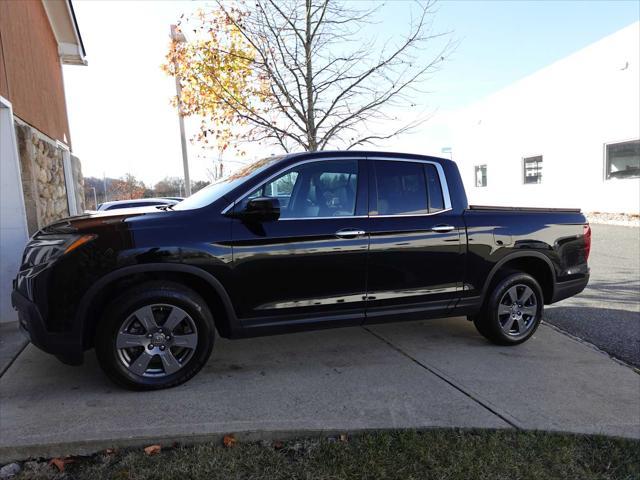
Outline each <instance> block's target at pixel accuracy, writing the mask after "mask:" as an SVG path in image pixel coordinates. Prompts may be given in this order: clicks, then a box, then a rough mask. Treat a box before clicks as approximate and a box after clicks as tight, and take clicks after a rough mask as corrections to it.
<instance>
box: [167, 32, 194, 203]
mask: <svg viewBox="0 0 640 480" xmlns="http://www.w3.org/2000/svg"><path fill="white" fill-rule="evenodd" d="M171 40H173V41H174V42H178V43H184V42H185V41H186V39H185V38H184V35H183V34H182V32H180V31H178V27H177V26H175V25H171ZM180 92H181V87H180V77H178V75H176V96H177V97H178V121H179V122H180V142H181V144H182V165H183V167H184V193H185V196H187V197H188V196H190V195H191V180H190V179H189V158H188V157H187V139H186V138H185V136H184V117H183V115H182V107H181V106H180V98H181V96H180Z"/></svg>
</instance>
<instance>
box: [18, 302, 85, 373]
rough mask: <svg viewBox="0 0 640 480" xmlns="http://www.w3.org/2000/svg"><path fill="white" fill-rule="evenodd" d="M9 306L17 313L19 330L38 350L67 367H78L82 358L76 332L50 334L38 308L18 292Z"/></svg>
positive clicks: (80, 344)
mask: <svg viewBox="0 0 640 480" xmlns="http://www.w3.org/2000/svg"><path fill="white" fill-rule="evenodd" d="M11 304H12V305H13V308H14V309H16V310H17V311H18V321H19V322H20V328H21V330H23V331H24V332H25V333H26V335H27V336H28V337H29V340H30V341H31V343H33V344H34V345H35V346H36V347H38V348H39V349H40V350H43V351H45V352H47V353H51V354H53V355H55V356H56V357H57V358H58V359H59V360H60V361H62V362H63V363H66V364H68V365H80V364H81V363H82V361H83V358H84V353H83V348H82V335H81V334H79V333H76V332H50V331H49V330H47V328H46V325H45V322H44V319H43V318H42V315H41V314H40V310H39V309H38V306H37V305H36V304H35V303H34V302H32V301H31V300H29V299H28V298H27V297H25V296H24V295H23V294H22V293H21V292H19V291H18V290H14V291H13V293H12V294H11Z"/></svg>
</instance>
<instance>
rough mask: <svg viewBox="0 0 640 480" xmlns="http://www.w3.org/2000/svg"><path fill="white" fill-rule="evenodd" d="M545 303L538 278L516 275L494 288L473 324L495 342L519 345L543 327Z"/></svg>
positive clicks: (524, 274) (508, 277)
mask: <svg viewBox="0 0 640 480" xmlns="http://www.w3.org/2000/svg"><path fill="white" fill-rule="evenodd" d="M543 304H544V298H543V296H542V289H541V288H540V285H539V284H538V282H537V281H536V280H535V278H533V277H532V276H531V275H529V274H526V273H513V274H510V275H508V276H506V277H504V278H503V279H501V280H500V281H499V282H498V283H497V284H496V285H495V286H494V288H493V290H492V291H491V292H490V293H489V296H488V298H487V301H486V302H485V305H484V307H483V309H482V311H481V312H480V314H478V315H477V316H475V317H474V318H473V322H474V324H475V326H476V328H477V329H478V332H480V334H482V335H483V336H484V337H486V338H487V339H489V340H490V341H492V342H493V343H496V344H498V345H517V344H520V343H522V342H524V341H526V340H528V339H529V338H530V337H531V336H532V335H533V334H534V332H535V331H536V329H537V328H538V326H539V325H540V322H541V321H542V311H543Z"/></svg>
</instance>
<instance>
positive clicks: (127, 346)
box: [115, 304, 198, 378]
mask: <svg viewBox="0 0 640 480" xmlns="http://www.w3.org/2000/svg"><path fill="white" fill-rule="evenodd" d="M115 341H116V345H115V347H116V350H117V353H118V355H117V356H118V359H119V361H120V362H121V363H122V365H123V366H124V367H125V368H126V369H127V370H128V371H130V372H131V373H133V374H135V375H139V376H142V377H156V378H157V377H165V376H168V375H172V374H174V373H176V372H177V371H178V370H180V369H181V368H183V367H184V366H185V365H186V364H187V363H188V362H189V360H190V359H191V357H192V356H193V354H194V352H195V351H196V347H197V345H198V330H197V327H196V324H195V322H194V321H193V319H192V318H191V316H190V315H189V314H188V313H187V312H185V311H184V310H182V309H181V308H179V307H177V306H175V305H167V304H153V305H145V306H143V307H141V308H138V309H137V310H136V311H134V312H133V313H132V314H131V315H129V316H128V317H127V318H126V319H125V321H124V322H123V323H122V325H121V327H120V328H119V329H118V334H117V335H116V340H115Z"/></svg>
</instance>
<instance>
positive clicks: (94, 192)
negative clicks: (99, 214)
mask: <svg viewBox="0 0 640 480" xmlns="http://www.w3.org/2000/svg"><path fill="white" fill-rule="evenodd" d="M91 190H93V203H95V207H96V208H95V209H96V210H98V196H97V195H96V187H91Z"/></svg>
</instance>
